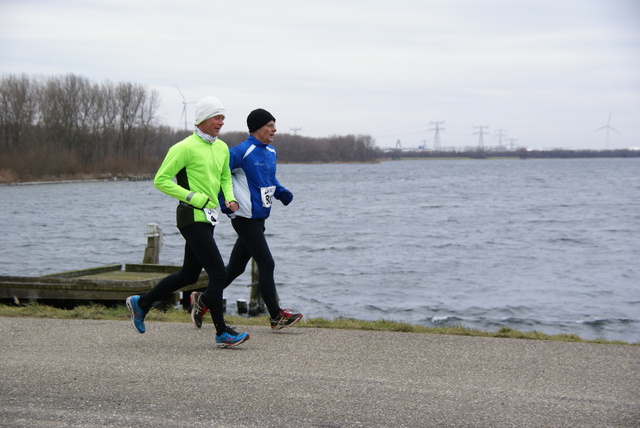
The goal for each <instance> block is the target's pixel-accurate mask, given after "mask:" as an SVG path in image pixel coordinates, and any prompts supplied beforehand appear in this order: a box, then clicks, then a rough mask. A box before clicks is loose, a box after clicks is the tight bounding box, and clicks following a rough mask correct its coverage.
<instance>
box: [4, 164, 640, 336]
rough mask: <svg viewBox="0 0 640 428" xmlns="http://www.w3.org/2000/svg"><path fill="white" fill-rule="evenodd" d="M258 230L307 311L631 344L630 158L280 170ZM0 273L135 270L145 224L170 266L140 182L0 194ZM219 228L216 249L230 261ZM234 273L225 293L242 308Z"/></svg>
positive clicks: (637, 295) (170, 240)
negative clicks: (287, 196) (108, 267)
mask: <svg viewBox="0 0 640 428" xmlns="http://www.w3.org/2000/svg"><path fill="white" fill-rule="evenodd" d="M278 171H279V179H280V182H281V183H282V184H283V185H285V186H286V187H288V188H289V189H290V190H291V191H292V192H293V193H294V200H293V202H292V203H291V205H289V206H287V207H284V206H282V205H281V204H280V203H279V202H277V203H276V206H275V207H274V209H273V210H272V216H271V218H270V219H269V220H268V221H267V233H268V239H269V243H270V246H271V249H272V252H273V253H274V257H275V259H276V281H277V283H278V290H279V294H280V297H281V299H282V303H283V305H285V306H290V307H293V308H295V309H299V310H300V311H302V312H304V313H305V314H307V315H308V316H311V317H320V316H322V317H327V318H335V317H353V318H360V319H370V320H375V319H380V318H385V319H392V320H396V321H403V322H409V323H414V324H423V325H428V326H431V325H436V326H452V325H458V324H460V325H463V326H465V327H470V328H479V329H486V330H491V331H493V330H497V329H499V328H500V327H503V326H506V327H511V328H514V329H517V330H521V331H532V330H537V331H542V332H545V333H549V334H556V333H575V334H578V335H580V336H581V337H583V338H605V339H610V340H612V339H619V340H626V341H630V342H640V268H639V265H640V263H639V262H638V260H640V160H638V159H589V160H582V159H568V160H461V161H395V162H383V163H381V164H370V165H369V164H364V165H361V164H356V165H280V166H279V167H278ZM0 204H1V207H0V213H1V214H2V220H3V221H2V226H1V227H2V234H1V236H0V273H1V274H4V275H40V274H47V273H53V272H59V271H64V270H71V269H83V268H87V267H92V266H100V265H105V264H111V263H139V262H141V261H142V256H143V253H144V247H145V245H146V237H145V230H146V225H147V223H150V222H157V223H159V224H160V226H161V227H162V229H163V230H164V233H165V236H164V246H163V248H162V252H161V260H160V262H161V263H163V264H181V262H182V253H183V240H182V237H181V236H180V234H179V233H178V231H177V229H176V228H175V226H174V224H175V223H174V222H175V220H174V212H175V201H174V200H172V199H171V198H170V197H168V196H166V195H163V194H162V193H160V192H159V191H157V190H155V189H154V188H153V184H152V183H151V182H148V181H147V182H84V183H59V184H38V185H19V186H0ZM234 239H235V233H234V232H233V230H232V229H231V226H230V224H229V222H228V220H227V219H226V218H225V219H223V220H222V221H221V223H220V225H219V226H218V227H216V240H217V242H218V244H219V246H220V248H221V251H222V253H223V256H224V257H225V258H226V257H228V255H229V253H230V251H231V246H232V244H233V241H234ZM249 282H250V278H249V275H248V272H247V273H246V274H245V275H243V276H242V277H241V278H239V279H238V280H237V281H236V282H235V283H234V284H233V285H232V286H231V287H229V288H228V289H227V292H226V296H225V297H227V299H230V300H231V301H233V300H235V299H236V298H247V297H248V289H247V288H246V285H247V284H248V283H249Z"/></svg>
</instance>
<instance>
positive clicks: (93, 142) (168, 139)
mask: <svg viewBox="0 0 640 428" xmlns="http://www.w3.org/2000/svg"><path fill="white" fill-rule="evenodd" d="M159 106H160V97H159V94H158V93H157V91H155V90H149V89H148V88H147V87H145V86H144V85H141V84H138V83H132V82H124V83H113V82H103V83H96V82H92V81H90V80H89V79H87V78H84V77H81V76H77V75H74V74H67V75H64V76H54V77H32V76H27V75H6V76H3V77H2V78H1V79H0V152H1V153H2V155H1V157H0V181H4V182H7V181H23V180H30V179H43V178H45V179H47V178H51V179H53V178H78V177H83V176H85V177H95V176H118V175H127V174H151V173H153V172H155V170H156V169H157V167H158V166H159V165H160V162H161V161H162V159H163V158H164V155H165V153H166V151H167V150H168V148H169V147H170V146H171V145H172V144H174V143H176V142H178V141H180V140H181V139H183V138H185V137H186V136H187V135H189V134H190V133H191V131H185V130H181V129H175V128H172V127H169V126H166V125H164V124H162V123H161V122H160V118H159V117H158V109H159ZM247 135H248V134H247V133H244V132H230V133H225V134H223V135H221V136H220V137H221V139H223V141H225V142H226V143H227V144H229V145H235V144H237V143H239V142H241V141H243V140H245V139H246V137H247ZM274 145H275V146H276V148H277V150H278V159H279V161H280V162H367V161H372V160H375V159H377V158H379V157H380V156H381V153H380V151H379V149H378V148H376V147H375V142H374V140H373V139H372V138H371V137H370V136H367V135H358V136H353V135H347V136H332V137H328V138H320V139H317V138H309V137H302V136H298V135H291V134H286V133H285V134H278V135H277V137H276V142H275V144H274Z"/></svg>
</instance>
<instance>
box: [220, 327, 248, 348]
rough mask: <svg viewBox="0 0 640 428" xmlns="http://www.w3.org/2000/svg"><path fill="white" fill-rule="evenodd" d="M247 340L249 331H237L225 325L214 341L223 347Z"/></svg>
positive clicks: (229, 346)
mask: <svg viewBox="0 0 640 428" xmlns="http://www.w3.org/2000/svg"><path fill="white" fill-rule="evenodd" d="M247 340H249V333H238V332H237V331H235V330H234V329H233V328H231V327H229V326H227V328H226V330H225V331H224V333H222V334H218V335H216V343H217V344H218V345H220V346H222V347H223V348H231V347H232V346H237V345H239V344H241V343H243V342H246V341H247Z"/></svg>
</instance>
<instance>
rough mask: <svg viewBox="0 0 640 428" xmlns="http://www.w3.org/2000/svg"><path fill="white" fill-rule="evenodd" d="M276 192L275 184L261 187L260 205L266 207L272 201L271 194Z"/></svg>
mask: <svg viewBox="0 0 640 428" xmlns="http://www.w3.org/2000/svg"><path fill="white" fill-rule="evenodd" d="M274 193H276V186H269V187H261V188H260V197H261V198H262V206H263V207H265V208H268V207H270V206H271V204H272V203H273V195H274Z"/></svg>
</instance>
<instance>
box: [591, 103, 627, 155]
mask: <svg viewBox="0 0 640 428" xmlns="http://www.w3.org/2000/svg"><path fill="white" fill-rule="evenodd" d="M601 129H606V130H607V150H609V130H613V131H616V132H617V133H618V134H620V132H619V131H618V130H617V129H616V128H614V127H613V126H611V110H609V120H607V124H606V125H605V126H601V127H600V128H598V129H596V131H599V130H601ZM594 132H595V131H594ZM621 135H622V134H621Z"/></svg>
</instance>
